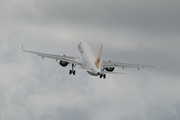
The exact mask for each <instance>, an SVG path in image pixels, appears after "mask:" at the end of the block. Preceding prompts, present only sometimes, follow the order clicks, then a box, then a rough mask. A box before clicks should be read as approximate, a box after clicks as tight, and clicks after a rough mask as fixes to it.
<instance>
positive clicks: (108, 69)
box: [105, 67, 115, 72]
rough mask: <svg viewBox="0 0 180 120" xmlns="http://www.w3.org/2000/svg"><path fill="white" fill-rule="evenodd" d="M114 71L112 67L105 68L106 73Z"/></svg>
mask: <svg viewBox="0 0 180 120" xmlns="http://www.w3.org/2000/svg"><path fill="white" fill-rule="evenodd" d="M114 69H115V68H114V67H109V68H105V70H106V71H108V72H112V71H114Z"/></svg>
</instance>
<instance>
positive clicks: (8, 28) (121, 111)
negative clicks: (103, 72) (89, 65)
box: [0, 0, 180, 120]
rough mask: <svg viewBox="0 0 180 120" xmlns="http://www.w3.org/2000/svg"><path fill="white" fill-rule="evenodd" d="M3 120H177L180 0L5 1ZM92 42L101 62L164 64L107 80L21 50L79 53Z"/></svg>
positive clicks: (0, 37)
mask: <svg viewBox="0 0 180 120" xmlns="http://www.w3.org/2000/svg"><path fill="white" fill-rule="evenodd" d="M1 6H2V7H1V8H0V9H1V14H2V16H1V19H0V25H1V28H0V42H1V43H0V66H1V68H0V78H1V79H0V95H1V101H0V119H2V120H4V119H19V120H21V119H23V120H25V119H27V120H30V119H38V120H41V119H43V120H44V119H55V120H56V119H78V120H79V119H90V120H96V119H104V120H106V119H115V120H116V119H117V120H118V119H124V120H135V119H140V120H141V119H143V120H144V119H146V120H159V119H165V120H166V119H173V120H177V119H179V110H180V109H179V105H180V103H179V100H180V97H179V94H178V93H179V91H180V89H179V88H180V87H179V68H180V65H179V61H178V60H179V51H180V49H179V46H178V45H179V28H180V27H179V24H178V23H179V21H180V20H179V19H180V18H179V15H178V12H179V1H175V0H173V1H169V0H164V1H163V2H162V1H80V0H77V1H67V0H65V1H56V0H51V1H48V0H44V1H43V2H42V1H26V2H23V1H21V0H18V1H12V0H10V1H3V3H2V4H1ZM80 40H88V41H89V42H91V44H92V46H94V48H95V50H96V51H98V49H99V44H100V43H103V44H104V50H103V59H111V60H113V61H121V62H128V63H143V64H160V63H161V62H162V61H164V67H163V68H160V69H143V70H140V71H138V70H134V69H125V70H124V71H123V70H122V69H117V70H118V71H120V72H124V73H125V74H124V75H108V76H107V79H106V80H101V79H99V78H98V77H92V76H89V75H88V74H87V73H86V72H85V71H81V70H77V75H76V76H69V75H68V71H69V69H70V66H68V67H66V68H64V69H63V68H62V67H60V65H58V63H57V62H56V61H54V60H49V59H43V60H42V59H41V58H39V57H38V56H36V55H31V54H26V53H23V52H22V51H21V49H20V48H21V44H22V42H24V43H25V44H24V47H25V48H26V49H29V50H35V51H39V52H47V53H54V54H67V55H77V54H76V53H77V52H76V51H75V50H76V46H77V44H78V42H79V41H80Z"/></svg>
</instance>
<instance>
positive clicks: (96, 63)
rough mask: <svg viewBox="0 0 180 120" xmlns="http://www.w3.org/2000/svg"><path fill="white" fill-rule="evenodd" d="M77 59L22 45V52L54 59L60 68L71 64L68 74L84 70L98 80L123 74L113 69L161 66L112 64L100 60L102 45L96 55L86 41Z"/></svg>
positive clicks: (81, 45)
mask: <svg viewBox="0 0 180 120" xmlns="http://www.w3.org/2000/svg"><path fill="white" fill-rule="evenodd" d="M77 48H78V51H79V54H80V55H79V57H73V56H66V55H54V54H47V53H40V52H34V51H29V50H24V48H23V44H22V48H21V49H22V51H24V52H28V53H33V54H37V55H38V56H40V57H42V59H43V58H51V59H55V60H56V61H57V62H58V63H59V64H60V65H61V66H62V67H66V66H67V65H69V64H71V66H72V69H71V70H70V71H69V74H70V75H71V74H72V75H75V74H76V71H75V68H80V69H84V70H86V71H87V73H89V74H90V75H92V76H99V77H100V78H104V79H105V78H106V74H123V73H120V72H114V70H115V68H116V67H117V68H122V69H123V70H124V68H137V69H138V70H139V69H140V68H160V67H162V65H161V66H154V65H140V64H129V63H120V62H112V61H111V60H108V61H107V60H101V55H102V49H103V44H101V46H100V50H99V53H98V55H96V54H95V52H94V50H93V48H92V46H91V44H90V43H89V42H87V41H81V42H80V43H79V44H78V46H77Z"/></svg>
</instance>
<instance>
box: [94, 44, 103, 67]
mask: <svg viewBox="0 0 180 120" xmlns="http://www.w3.org/2000/svg"><path fill="white" fill-rule="evenodd" d="M102 49H103V44H101V47H100V50H99V54H98V56H97V60H96V61H95V62H94V64H95V65H96V67H97V68H99V64H100V62H101V55H102Z"/></svg>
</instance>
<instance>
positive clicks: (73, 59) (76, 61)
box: [21, 45, 82, 66]
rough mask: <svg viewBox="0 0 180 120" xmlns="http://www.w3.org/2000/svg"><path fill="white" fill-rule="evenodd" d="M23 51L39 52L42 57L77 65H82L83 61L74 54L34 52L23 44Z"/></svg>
mask: <svg viewBox="0 0 180 120" xmlns="http://www.w3.org/2000/svg"><path fill="white" fill-rule="evenodd" d="M21 49H22V51H24V52H28V53H32V54H37V55H38V56H40V57H42V58H51V59H55V60H56V61H58V60H62V61H65V62H68V63H74V64H76V65H79V66H82V62H81V60H80V58H79V57H72V56H66V55H54V54H47V53H40V52H34V51H28V50H24V49H23V45H22V48H21Z"/></svg>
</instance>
